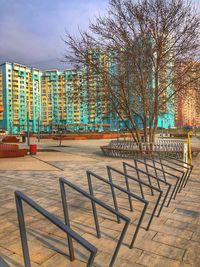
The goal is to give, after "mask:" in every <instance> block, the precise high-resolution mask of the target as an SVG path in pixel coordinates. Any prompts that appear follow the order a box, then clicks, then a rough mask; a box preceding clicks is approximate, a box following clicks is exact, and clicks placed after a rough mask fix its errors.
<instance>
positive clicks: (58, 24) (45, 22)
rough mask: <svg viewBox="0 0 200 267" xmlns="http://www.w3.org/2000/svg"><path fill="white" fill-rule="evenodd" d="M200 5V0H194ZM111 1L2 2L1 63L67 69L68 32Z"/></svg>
mask: <svg viewBox="0 0 200 267" xmlns="http://www.w3.org/2000/svg"><path fill="white" fill-rule="evenodd" d="M193 1H194V2H196V3H199V1H200V0H193ZM108 2H109V1H108V0H0V64H1V63H3V62H5V61H8V62H17V63H21V64H25V65H27V66H30V67H36V68H39V69H42V70H45V69H55V68H56V69H64V68H67V67H69V66H67V64H66V63H65V64H64V63H61V60H63V59H64V53H65V48H66V46H65V45H64V42H63V40H62V39H63V38H64V36H65V29H66V30H67V31H69V32H70V33H72V34H75V35H76V34H77V32H78V26H79V27H80V28H81V29H87V27H88V24H89V20H93V19H94V17H95V16H96V15H99V14H103V13H105V12H106V8H107V7H108Z"/></svg>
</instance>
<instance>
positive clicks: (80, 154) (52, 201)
mask: <svg viewBox="0 0 200 267" xmlns="http://www.w3.org/2000/svg"><path fill="white" fill-rule="evenodd" d="M44 142H47V141H44ZM48 142H49V141H48ZM50 142H54V141H50ZM106 142H107V141H106ZM55 143H56V142H55ZM64 143H66V144H71V145H70V146H71V147H70V148H69V147H67V148H63V149H62V150H63V152H56V153H54V152H48V153H47V152H40V153H38V155H37V156H38V157H39V159H41V160H45V161H46V163H44V164H43V163H41V161H39V160H37V159H33V160H32V158H29V157H27V158H26V162H27V168H32V169H30V170H25V169H23V164H22V163H21V161H19V160H18V159H12V160H10V159H9V160H6V159H4V160H3V161H1V163H0V169H1V170H3V169H2V168H1V166H3V168H4V169H5V167H6V165H7V166H8V164H9V161H12V164H10V165H9V168H7V171H0V179H1V188H0V254H1V257H3V259H4V260H5V261H6V262H7V263H8V264H9V265H10V266H15V267H19V266H20V267H21V266H24V264H23V257H22V251H21V243H20V239H19V231H18V222H17V216H16V211H15V202H14V191H15V190H21V191H23V192H24V193H26V194H27V195H28V196H30V197H31V198H33V199H34V200H35V201H36V202H37V203H39V204H40V205H41V206H42V207H44V208H46V209H47V210H48V211H51V212H52V213H54V214H55V215H56V216H58V217H59V218H60V220H61V221H63V222H64V217H63V210H62V203H61V198H60V192H59V183H58V177H61V176H62V177H66V178H67V179H68V180H69V181H71V182H73V183H75V184H77V185H79V186H80V187H81V188H83V189H84V190H86V191H88V184H87V179H86V174H85V172H86V170H88V169H89V170H92V171H94V172H96V173H97V174H99V175H102V176H103V177H105V178H106V179H108V178H107V171H106V165H111V166H113V167H115V168H117V169H122V159H115V158H108V157H102V156H100V155H98V154H97V153H96V152H97V151H98V150H99V145H102V144H105V140H91V141H83V142H82V141H80V142H74V141H70V142H68V141H66V142H64ZM54 145H55V144H54ZM40 146H48V144H47V143H44V144H43V141H41V144H40ZM123 161H124V159H123ZM125 161H127V162H129V163H132V161H131V160H128V159H127V160H125ZM199 162H200V157H198V158H196V159H195V160H194V165H195V167H194V171H193V173H192V175H191V177H190V181H189V182H188V184H187V186H186V187H185V188H184V189H183V190H182V191H181V193H180V194H177V197H176V199H175V200H172V201H171V203H170V206H169V207H164V208H163V210H162V212H161V214H160V217H159V218H157V217H155V218H154V219H153V221H152V224H151V227H150V229H149V231H146V230H145V229H144V228H145V227H146V224H147V222H148V220H149V217H150V214H149V213H150V212H151V211H152V208H153V205H155V197H152V196H151V195H150V192H149V190H147V189H144V192H145V197H146V199H148V200H149V201H150V205H149V208H148V210H147V214H146V215H145V217H144V221H143V224H142V228H141V229H140V230H139V232H138V236H137V239H136V241H135V244H134V248H133V249H129V245H130V241H131V239H132V236H133V233H134V231H135V227H136V223H137V222H138V219H139V216H140V210H141V208H142V204H140V203H138V202H137V201H134V200H133V201H132V203H133V206H134V209H135V211H134V212H130V211H129V206H128V201H127V196H126V195H124V194H122V193H121V192H119V191H118V190H116V196H117V201H118V205H119V209H120V212H122V213H124V214H126V215H127V216H128V217H130V218H131V220H132V223H131V224H130V226H129V228H128V231H127V234H126V236H125V239H124V242H123V244H122V246H121V248H120V250H119V253H118V257H117V259H116V264H115V265H114V266H119V267H122V266H124V267H125V266H126V267H142V266H148V267H149V266H150V267H151V266H152V267H165V266H166V267H181V266H182V267H191V266H195V267H199V266H200V262H199V256H198V255H199V251H200V247H199V243H200V236H199V229H200V228H199V227H200V208H199V200H200V199H199V193H200V183H199V170H198V168H199ZM19 164H21V165H20V166H16V165H19ZM33 164H34V166H31V165H33ZM52 165H53V166H52ZM14 166H16V169H18V171H15V170H16V169H15V168H14ZM57 167H60V168H61V169H63V171H61V170H59V169H57ZM8 169H10V170H8ZM114 178H115V179H114V180H115V182H116V183H118V184H120V185H121V186H122V187H124V188H125V184H124V178H123V177H121V176H120V175H115V176H114ZM145 179H146V178H145ZM93 184H94V188H95V190H94V192H95V195H96V197H98V198H99V199H101V200H102V201H104V202H106V203H107V204H109V205H110V206H112V207H113V201H112V198H111V194H110V188H109V186H105V185H104V184H102V183H99V182H97V181H96V180H93ZM131 190H133V192H134V193H136V194H138V195H140V191H139V189H138V186H136V185H135V184H131ZM67 197H69V199H68V204H69V214H70V220H71V226H72V229H74V230H75V231H77V232H78V233H79V234H80V235H81V236H83V237H84V238H86V239H87V240H88V241H90V242H91V243H92V244H94V245H95V246H96V247H97V248H98V253H97V256H96V259H95V266H97V267H104V266H107V264H108V262H109V259H110V258H111V256H112V253H113V252H114V249H115V247H116V244H117V240H118V238H119V235H120V233H121V230H122V228H123V225H124V223H123V222H122V223H121V224H118V223H117V222H116V217H115V216H114V215H112V214H110V213H109V212H107V211H105V209H103V208H101V207H99V206H97V211H98V217H99V223H100V228H101V231H102V238H101V239H97V238H96V236H95V234H96V231H95V224H94V219H93V215H92V208H91V202H90V201H89V200H87V201H86V200H85V199H84V198H83V197H82V196H81V195H80V194H78V193H75V191H74V190H72V189H70V188H67ZM24 211H25V220H26V225H27V233H28V239H29V244H30V248H31V260H32V266H34V267H38V266H41V267H42V266H45V267H48V266H50V267H51V266H52V267H59V266H62V267H64V266H67V267H68V266H72V267H73V266H77V267H79V266H80V267H81V266H86V262H87V259H88V256H89V253H88V251H87V250H85V249H84V248H83V247H82V246H80V245H79V244H77V242H73V244H74V248H75V256H76V261H74V262H73V263H72V262H70V261H69V251H68V246H67V238H66V234H65V233H64V232H62V231H61V230H59V229H58V228H57V227H55V226H53V225H52V224H51V223H49V222H48V221H47V220H46V219H45V218H44V217H42V216H41V215H39V214H38V213H36V212H35V211H34V210H33V209H31V208H30V207H28V206H27V205H24Z"/></svg>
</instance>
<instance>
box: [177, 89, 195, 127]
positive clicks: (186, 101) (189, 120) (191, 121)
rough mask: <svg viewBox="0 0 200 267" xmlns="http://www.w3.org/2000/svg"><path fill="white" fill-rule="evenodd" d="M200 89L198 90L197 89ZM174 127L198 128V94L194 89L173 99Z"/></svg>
mask: <svg viewBox="0 0 200 267" xmlns="http://www.w3.org/2000/svg"><path fill="white" fill-rule="evenodd" d="M199 89H200V88H199ZM175 111H176V112H175V114H176V116H175V125H176V126H177V127H182V126H200V93H199V91H196V90H194V89H188V90H185V91H184V93H179V94H177V96H176V97H175Z"/></svg>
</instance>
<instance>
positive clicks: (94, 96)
mask: <svg viewBox="0 0 200 267" xmlns="http://www.w3.org/2000/svg"><path fill="white" fill-rule="evenodd" d="M97 57H99V60H100V61H101V63H102V66H103V67H104V68H110V69H111V71H112V68H113V66H112V64H110V63H109V62H108V58H107V57H106V56H105V55H101V54H100V55H97ZM109 64H110V65H109ZM104 86H105V85H104V84H103V82H102V80H101V78H100V77H99V75H98V74H97V73H96V72H95V71H94V69H92V68H89V69H87V68H83V69H81V70H73V69H69V70H64V71H58V70H47V71H40V70H38V69H34V68H28V67H26V66H24V65H21V64H17V63H4V64H2V65H0V128H4V129H6V130H7V131H8V132H10V133H19V132H24V131H27V129H28V128H27V127H28V126H29V130H30V131H32V132H37V131H38V129H40V131H42V132H43V131H44V132H52V131H54V130H58V128H60V127H61V126H62V128H63V126H65V128H66V129H71V130H75V131H76V130H77V131H78V130H99V129H100V130H103V129H110V130H117V129H118V128H123V127H124V124H123V123H122V122H120V121H119V119H118V117H117V116H116V113H115V112H114V110H113V108H112V105H111V104H110V101H109V99H108V95H107V92H106V90H104V89H105V88H104ZM1 111H3V112H1ZM165 115H166V118H167V116H168V113H167V112H166V114H165ZM171 125H172V124H171ZM163 126H164V127H165V125H163Z"/></svg>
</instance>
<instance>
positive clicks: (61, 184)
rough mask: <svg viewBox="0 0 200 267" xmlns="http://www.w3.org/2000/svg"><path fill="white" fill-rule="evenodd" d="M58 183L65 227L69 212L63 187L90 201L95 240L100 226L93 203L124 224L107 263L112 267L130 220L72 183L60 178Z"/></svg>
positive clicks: (98, 235) (67, 222)
mask: <svg viewBox="0 0 200 267" xmlns="http://www.w3.org/2000/svg"><path fill="white" fill-rule="evenodd" d="M59 183H60V190H61V198H62V204H63V211H64V217H65V223H66V225H69V212H68V204H67V196H66V191H65V185H67V186H69V187H71V188H72V189H74V190H75V191H77V192H79V193H80V194H82V195H83V196H84V197H86V198H88V199H90V200H91V203H93V204H92V210H93V216H94V221H95V226H96V232H97V238H100V236H101V235H100V226H99V222H98V216H97V210H96V205H95V203H96V204H98V205H99V206H101V207H102V208H104V209H106V210H107V211H109V212H111V213H113V214H114V215H116V216H119V217H120V218H121V219H122V220H123V221H124V222H125V224H124V227H123V229H122V232H121V235H120V238H119V240H118V242H117V246H116V248H115V251H114V254H113V255H112V258H111V261H110V263H109V267H112V266H113V265H114V262H115V259H116V257H117V254H118V252H119V249H120V247H121V245H122V242H123V240H124V237H125V234H126V232H127V229H128V226H129V224H130V219H129V218H128V217H127V216H125V215H123V214H122V213H120V212H118V211H116V210H115V209H113V208H112V207H110V206H109V205H107V204H106V203H104V202H103V201H101V200H99V199H97V198H96V197H94V195H93V194H89V193H88V192H86V191H84V190H83V189H81V188H80V187H78V186H76V185H74V184H73V183H71V182H69V181H68V180H66V179H64V178H60V179H59ZM69 238H71V237H69ZM71 242H72V240H71Z"/></svg>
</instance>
